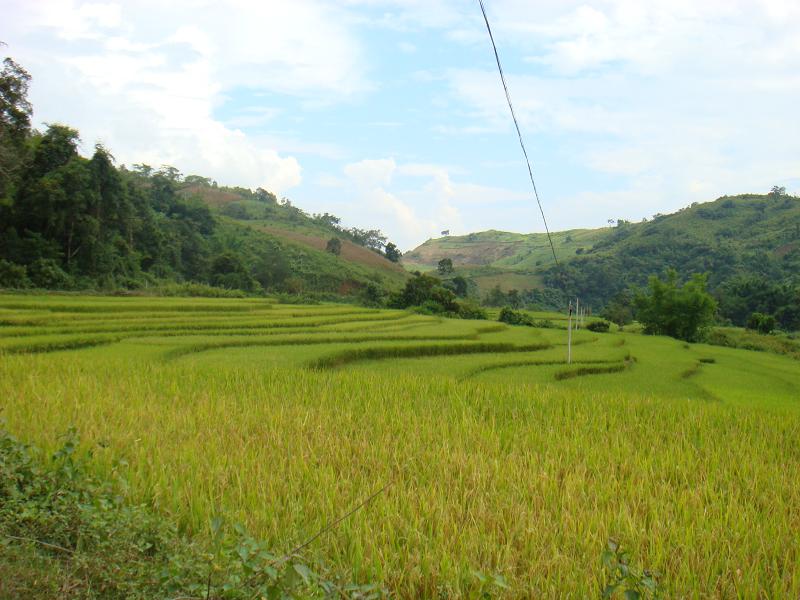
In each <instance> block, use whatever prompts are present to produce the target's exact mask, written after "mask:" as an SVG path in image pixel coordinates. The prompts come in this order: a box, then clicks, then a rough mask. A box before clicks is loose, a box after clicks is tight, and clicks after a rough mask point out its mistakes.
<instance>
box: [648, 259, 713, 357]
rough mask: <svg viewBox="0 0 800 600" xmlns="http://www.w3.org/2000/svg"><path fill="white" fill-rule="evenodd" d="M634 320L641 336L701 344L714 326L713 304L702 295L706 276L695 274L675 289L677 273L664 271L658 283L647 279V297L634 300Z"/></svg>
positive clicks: (656, 280)
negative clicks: (653, 336) (661, 336)
mask: <svg viewBox="0 0 800 600" xmlns="http://www.w3.org/2000/svg"><path fill="white" fill-rule="evenodd" d="M634 304H635V306H636V309H637V315H636V316H637V320H638V321H639V322H640V323H642V325H644V332H645V333H649V334H657V335H668V336H671V337H674V338H677V339H680V340H685V341H687V342H697V341H701V340H703V339H704V338H705V337H706V334H707V332H708V330H709V329H710V327H711V325H712V324H713V323H714V314H715V313H716V310H717V303H716V301H715V300H714V298H712V297H711V295H710V294H708V292H706V276H705V275H700V274H698V273H695V274H694V275H692V277H691V278H690V279H689V281H687V282H686V283H685V284H684V285H683V286H679V285H678V273H677V271H675V270H674V269H669V270H668V271H667V278H666V280H665V281H661V279H659V278H658V277H656V276H653V277H651V278H650V283H649V290H648V292H647V293H642V292H640V293H638V294H637V295H636V297H635V299H634Z"/></svg>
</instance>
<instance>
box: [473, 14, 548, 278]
mask: <svg viewBox="0 0 800 600" xmlns="http://www.w3.org/2000/svg"><path fill="white" fill-rule="evenodd" d="M478 3H479V4H480V5H481V12H482V13H483V20H484V22H485V23H486V30H487V31H488V32H489V39H490V40H491V42H492V49H493V50H494V59H495V61H496V62H497V70H498V71H500V81H502V82H503V90H504V91H505V93H506V101H507V102H508V108H509V110H510V111H511V118H512V119H513V120H514V127H516V128H517V137H519V145H520V148H522V153H523V154H524V155H525V163H526V164H527V165H528V175H529V176H530V179H531V185H532V186H533V195H534V196H535V197H536V204H538V205H539V212H540V213H542V221H543V222H544V230H545V231H546V232H547V241H549V242H550V250H552V252H553V260H554V261H555V262H556V265H558V257H557V256H556V248H555V246H554V245H553V238H552V237H551V235H550V228H549V227H548V226H547V218H546V217H545V216H544V209H543V208H542V202H541V200H539V192H538V190H537V189H536V182H535V181H534V179H533V169H532V168H531V161H530V159H529V158H528V151H527V150H526V149H525V142H524V141H523V140H522V132H521V131H520V129H519V123H518V122H517V115H516V114H515V113H514V105H513V104H511V95H510V94H509V93H508V85H507V84H506V76H505V74H504V73H503V66H502V65H501V64H500V55H499V54H498V53H497V45H496V44H495V43H494V35H492V27H491V25H489V17H487V16H486V8H485V7H484V6H483V0H478Z"/></svg>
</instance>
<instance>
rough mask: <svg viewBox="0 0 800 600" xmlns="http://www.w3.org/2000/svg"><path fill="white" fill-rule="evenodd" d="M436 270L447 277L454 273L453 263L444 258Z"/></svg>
mask: <svg viewBox="0 0 800 600" xmlns="http://www.w3.org/2000/svg"><path fill="white" fill-rule="evenodd" d="M436 270H437V271H438V272H439V274H440V275H447V274H448V273H452V272H453V261H452V260H451V259H449V258H443V259H442V260H440V261H439V263H438V264H437V265H436Z"/></svg>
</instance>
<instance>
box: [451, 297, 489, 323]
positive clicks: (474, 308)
mask: <svg viewBox="0 0 800 600" xmlns="http://www.w3.org/2000/svg"><path fill="white" fill-rule="evenodd" d="M458 316H459V317H461V318H462V319H488V318H489V316H488V315H487V314H486V310H484V309H483V308H481V307H480V306H478V305H477V304H475V303H473V302H466V301H462V302H459V303H458Z"/></svg>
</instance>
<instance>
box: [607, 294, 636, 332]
mask: <svg viewBox="0 0 800 600" xmlns="http://www.w3.org/2000/svg"><path fill="white" fill-rule="evenodd" d="M600 316H602V317H603V318H604V319H608V320H609V321H611V322H612V323H616V324H617V325H618V326H619V328H620V330H621V329H622V328H623V327H624V326H625V325H627V324H628V323H630V322H631V321H633V298H632V297H631V293H630V292H629V291H628V290H623V291H621V292H619V293H617V294H616V295H615V296H614V297H613V298H612V299H611V301H610V302H609V303H608V304H606V307H605V308H604V309H603V312H602V313H600Z"/></svg>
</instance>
